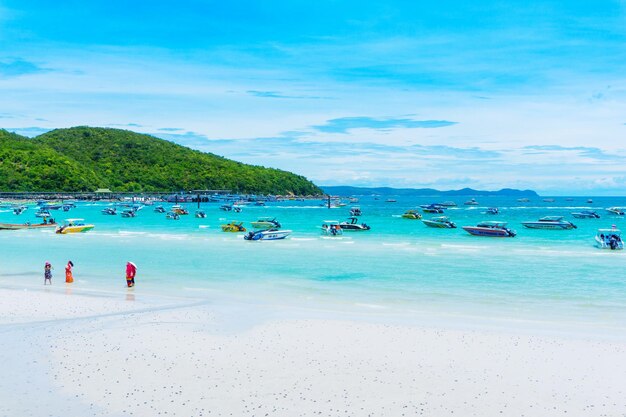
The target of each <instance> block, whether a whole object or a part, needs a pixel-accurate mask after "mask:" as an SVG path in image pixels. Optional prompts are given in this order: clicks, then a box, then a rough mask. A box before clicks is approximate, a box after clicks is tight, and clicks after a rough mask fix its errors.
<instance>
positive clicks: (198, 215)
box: [196, 210, 206, 219]
mask: <svg viewBox="0 0 626 417" xmlns="http://www.w3.org/2000/svg"><path fill="white" fill-rule="evenodd" d="M196 218H197V219H206V213H205V212H204V210H196Z"/></svg>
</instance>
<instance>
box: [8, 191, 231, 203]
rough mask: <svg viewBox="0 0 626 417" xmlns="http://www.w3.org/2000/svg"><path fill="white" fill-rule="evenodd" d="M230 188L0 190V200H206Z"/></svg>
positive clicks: (222, 193)
mask: <svg viewBox="0 0 626 417" xmlns="http://www.w3.org/2000/svg"><path fill="white" fill-rule="evenodd" d="M229 193H230V190H190V191H150V192H141V193H138V192H121V191H111V190H109V189H108V188H98V189H97V190H95V191H75V192H71V191H0V200H2V199H6V200H73V199H75V200H93V201H97V200H125V199H129V198H135V199H140V200H141V199H163V200H164V199H167V198H169V197H171V196H180V197H181V198H184V199H189V200H193V201H196V198H198V199H200V200H201V201H208V199H209V197H210V196H212V195H216V194H218V195H225V194H229Z"/></svg>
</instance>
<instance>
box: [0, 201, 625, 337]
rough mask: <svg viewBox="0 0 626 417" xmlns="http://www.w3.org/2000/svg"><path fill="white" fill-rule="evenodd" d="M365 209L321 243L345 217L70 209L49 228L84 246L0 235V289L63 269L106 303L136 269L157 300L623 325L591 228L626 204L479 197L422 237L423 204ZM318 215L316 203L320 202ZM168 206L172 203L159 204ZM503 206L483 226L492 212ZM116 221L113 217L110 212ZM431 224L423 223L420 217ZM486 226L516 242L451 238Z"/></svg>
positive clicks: (621, 306) (312, 211)
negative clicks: (556, 224)
mask: <svg viewBox="0 0 626 417" xmlns="http://www.w3.org/2000/svg"><path fill="white" fill-rule="evenodd" d="M396 198H397V200H398V202H396V203H386V202H384V198H382V197H381V200H374V199H373V198H372V197H364V198H361V199H360V202H359V205H360V207H361V209H362V211H363V213H364V215H363V216H362V217H360V221H362V222H366V223H367V224H369V225H370V226H371V227H372V230H371V231H368V232H356V233H345V234H344V236H343V237H341V238H327V237H323V236H322V235H321V233H320V225H321V224H322V222H323V221H324V220H343V219H345V218H346V217H348V210H349V206H346V207H343V208H337V209H327V208H323V207H320V206H318V205H317V204H318V202H317V201H314V202H312V201H304V202H300V201H288V202H276V203H268V205H267V206H265V207H256V206H247V207H245V208H244V209H243V211H242V212H241V213H226V212H223V211H221V210H219V206H220V204H218V203H210V204H203V206H202V208H203V209H204V210H205V211H206V212H207V215H208V217H207V218H206V219H197V218H195V217H194V216H193V212H194V210H195V205H192V204H187V205H186V206H187V208H188V209H189V210H190V212H191V213H192V214H191V215H190V216H181V220H179V221H172V220H166V219H165V215H164V214H158V213H154V212H153V210H152V207H150V206H147V207H145V208H143V209H142V210H141V211H139V213H138V216H137V217H136V218H128V219H127V218H122V217H121V216H119V215H117V216H105V215H102V214H101V213H100V210H101V209H102V208H104V207H106V206H107V205H108V204H107V203H100V204H87V203H78V207H77V208H76V209H73V210H71V211H69V212H67V213H64V212H61V211H58V212H53V215H54V217H55V218H57V220H62V219H64V218H74V217H81V218H85V219H86V220H87V221H88V222H92V223H94V224H95V225H96V228H95V229H94V230H93V231H91V232H89V233H86V234H78V235H55V234H54V233H53V232H52V231H51V230H47V231H41V230H32V231H28V230H22V231H1V233H0V242H1V243H0V244H1V245H2V248H3V250H2V254H1V255H0V261H1V263H0V285H5V286H24V287H28V286H39V285H41V284H42V283H43V277H42V275H43V264H44V262H45V261H50V262H52V264H53V266H54V267H55V271H54V272H55V277H54V283H55V285H61V284H62V283H63V281H64V280H63V267H64V265H65V263H66V262H67V260H68V259H71V260H72V261H73V262H74V264H75V265H76V266H75V279H76V282H75V284H74V285H73V287H74V288H76V289H79V288H80V289H89V290H93V291H109V290H117V289H122V288H123V287H124V284H125V281H124V267H125V262H126V261H127V260H132V261H134V262H135V263H136V264H137V265H138V266H139V273H138V279H137V281H138V287H137V288H135V292H136V293H137V294H140V292H141V291H145V292H150V293H152V294H161V295H176V296H183V297H186V296H189V297H200V298H212V297H220V296H224V295H227V296H229V297H235V298H238V299H242V300H248V301H252V302H257V303H270V304H274V305H281V304H284V305H286V306H297V307H302V308H325V309H331V310H332V309H337V308H340V309H352V310H356V311H361V312H376V314H395V315H398V316H402V317H411V318H416V319H421V318H427V317H432V316H438V317H442V316H448V317H457V318H461V320H468V321H471V320H474V319H476V320H481V319H495V318H502V319H508V320H520V321H524V322H534V323H537V322H545V323H548V322H550V323H557V324H558V325H564V326H565V325H568V326H570V325H571V326H577V325H582V326H586V327H590V328H591V327H593V328H601V329H606V331H607V332H611V331H616V329H619V330H623V327H626V277H625V275H624V273H623V271H624V270H625V268H624V267H626V254H625V253H624V252H614V251H606V250H599V249H596V248H595V247H594V246H593V243H594V241H593V237H594V236H595V233H596V230H597V229H598V228H607V227H611V225H613V224H615V225H616V226H617V227H620V226H623V225H624V222H625V220H624V219H623V218H620V217H617V216H611V215H609V214H608V213H607V212H605V211H604V210H603V208H604V207H609V206H620V205H622V206H626V199H625V198H607V197H604V198H601V197H598V198H594V204H587V203H586V198H584V199H583V198H576V199H574V200H573V201H566V200H565V199H564V198H556V201H555V202H551V203H545V202H542V201H540V200H538V201H535V202H530V203H519V202H517V201H516V200H515V199H514V198H496V197H492V198H488V197H484V198H479V199H478V200H479V202H480V203H481V205H480V206H464V205H462V202H463V201H464V199H461V198H457V203H458V204H461V205H460V206H458V207H455V208H450V209H448V210H447V212H446V213H445V215H447V216H448V217H450V218H451V219H452V220H453V221H455V222H456V223H457V225H458V226H459V228H458V229H431V228H427V227H425V226H424V225H423V224H422V223H421V222H420V221H418V220H407V219H403V218H401V217H399V215H400V214H402V213H403V212H404V211H405V210H407V209H409V208H414V207H415V206H416V205H419V204H425V203H431V202H435V201H436V200H434V199H430V198H403V197H396ZM320 203H321V202H320ZM164 206H165V207H166V208H167V207H169V206H170V205H169V204H165V205H164ZM491 206H497V207H499V208H500V212H501V213H500V214H499V215H495V216H493V215H487V214H484V211H485V209H486V208H487V207H491ZM582 209H594V210H596V211H597V212H598V213H599V214H600V215H601V216H602V218H600V219H574V218H573V217H572V216H571V215H570V213H571V212H573V211H578V210H582ZM118 211H121V209H119V210H118ZM34 212H35V209H34V207H30V208H29V209H28V210H27V211H26V212H24V213H23V214H22V215H20V216H15V215H14V214H12V212H10V211H9V210H5V211H2V212H0V222H7V223H9V222H11V223H21V222H25V221H32V222H36V221H37V220H38V219H36V218H35V217H34ZM545 215H563V216H565V217H566V219H568V220H571V221H573V222H574V223H575V224H576V225H577V226H578V228H577V229H575V230H569V231H547V230H531V229H525V228H524V227H523V226H522V225H521V222H522V221H526V220H536V219H538V218H539V217H542V216H545ZM259 216H275V217H276V218H278V220H279V221H280V222H281V223H282V225H283V228H285V229H291V230H293V234H292V235H291V236H290V237H289V238H288V239H286V240H284V241H274V242H248V241H244V240H243V239H242V234H232V233H223V232H222V231H221V230H220V227H219V226H220V224H221V223H224V222H225V221H227V220H231V219H233V220H240V221H243V222H244V223H245V224H246V225H248V226H249V222H250V221H253V220H256V218H257V217H259ZM432 216H436V215H428V214H426V215H425V216H424V217H425V218H428V217H432ZM482 220H499V221H508V223H509V227H511V228H513V229H516V230H517V232H518V235H517V237H515V238H509V239H498V238H481V237H474V236H470V235H469V234H467V233H466V232H465V231H463V230H462V229H461V228H460V226H463V225H475V224H476V223H478V222H479V221H482Z"/></svg>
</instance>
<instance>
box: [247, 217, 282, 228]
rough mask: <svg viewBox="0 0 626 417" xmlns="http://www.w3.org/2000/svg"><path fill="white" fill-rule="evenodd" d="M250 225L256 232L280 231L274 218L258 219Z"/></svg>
mask: <svg viewBox="0 0 626 417" xmlns="http://www.w3.org/2000/svg"><path fill="white" fill-rule="evenodd" d="M251 224H252V227H254V228H255V229H258V230H267V229H280V228H281V227H282V226H281V225H280V223H279V222H278V220H276V218H275V217H259V219H258V220H257V221H255V222H252V223H251Z"/></svg>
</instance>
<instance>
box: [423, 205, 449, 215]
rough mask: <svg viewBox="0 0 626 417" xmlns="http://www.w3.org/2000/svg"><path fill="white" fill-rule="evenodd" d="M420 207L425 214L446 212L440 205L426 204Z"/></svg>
mask: <svg viewBox="0 0 626 417" xmlns="http://www.w3.org/2000/svg"><path fill="white" fill-rule="evenodd" d="M420 207H421V208H422V210H424V213H443V211H444V210H445V209H444V208H443V207H441V206H440V205H438V204H426V205H422V206H420Z"/></svg>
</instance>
